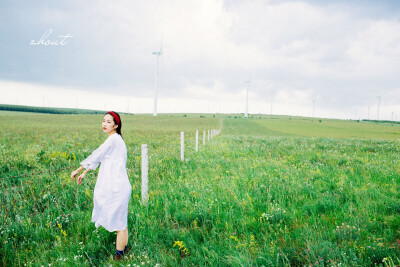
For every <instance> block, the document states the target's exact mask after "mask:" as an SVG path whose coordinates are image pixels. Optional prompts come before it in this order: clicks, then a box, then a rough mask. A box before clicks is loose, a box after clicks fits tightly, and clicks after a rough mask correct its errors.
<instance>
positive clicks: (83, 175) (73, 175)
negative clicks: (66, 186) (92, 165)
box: [71, 166, 90, 184]
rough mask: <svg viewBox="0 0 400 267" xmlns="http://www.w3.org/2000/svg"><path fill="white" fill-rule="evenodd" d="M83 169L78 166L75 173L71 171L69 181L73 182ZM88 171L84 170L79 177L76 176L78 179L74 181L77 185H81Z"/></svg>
mask: <svg viewBox="0 0 400 267" xmlns="http://www.w3.org/2000/svg"><path fill="white" fill-rule="evenodd" d="M83 169H85V168H84V167H83V166H80V167H79V168H78V169H76V170H75V171H73V172H72V173H71V179H72V180H74V179H75V176H77V175H78V174H79V173H80V172H81V171H82V170H83ZM89 171H90V169H86V170H85V171H84V172H83V173H82V174H81V175H79V176H78V179H77V180H76V182H77V183H78V184H81V183H82V179H83V178H85V175H86V173H88V172H89Z"/></svg>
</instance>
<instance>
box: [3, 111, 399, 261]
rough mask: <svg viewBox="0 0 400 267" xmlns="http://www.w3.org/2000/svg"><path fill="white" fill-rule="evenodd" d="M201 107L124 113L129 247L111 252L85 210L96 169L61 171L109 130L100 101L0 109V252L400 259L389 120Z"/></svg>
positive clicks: (395, 155)
mask: <svg viewBox="0 0 400 267" xmlns="http://www.w3.org/2000/svg"><path fill="white" fill-rule="evenodd" d="M203 116H205V118H201V117H200V115H198V114H187V116H186V117H184V116H183V115H159V116H158V117H152V116H150V115H123V116H122V123H123V127H122V133H123V137H124V140H125V142H126V144H127V147H128V163H127V168H128V175H129V178H130V181H131V184H132V186H133V191H132V197H131V202H130V205H129V216H128V225H129V231H130V232H129V251H128V254H127V256H126V257H125V258H124V260H123V261H121V262H115V261H114V260H113V258H112V256H113V254H114V250H115V244H114V242H115V233H109V232H107V231H106V230H104V229H103V228H101V227H100V228H98V229H96V228H95V227H94V225H93V223H91V222H90V218H91V211H92V208H93V204H92V201H93V198H92V196H93V188H94V185H95V182H96V177H97V175H96V173H97V172H92V173H90V174H89V175H88V176H87V177H86V179H85V180H84V181H83V185H81V186H78V185H76V183H75V182H74V181H71V180H70V173H71V171H72V170H73V169H75V168H77V167H78V166H79V163H80V162H81V161H82V160H83V159H84V158H85V157H86V156H88V155H90V153H91V152H92V151H93V150H94V149H95V148H97V147H98V146H99V145H100V144H101V143H102V142H103V141H104V140H105V138H106V136H105V135H104V134H103V133H102V130H101V120H102V115H50V114H32V113H18V112H0V118H1V120H2V122H3V127H2V131H1V133H0V162H1V163H0V177H1V180H0V199H1V205H2V209H1V211H0V238H1V247H0V262H1V263H2V265H3V266H49V265H50V264H51V266H80V265H93V266H99V265H114V266H129V265H130V266H135V265H136V266H137V265H139V266H155V265H157V264H158V265H160V266H175V265H184V266H191V265H194V266H373V265H381V266H393V265H395V264H397V265H399V264H400V256H399V255H400V168H399V167H400V153H399V152H400V148H399V145H400V142H399V141H400V125H399V124H390V123H385V124H382V123H371V122H355V121H341V120H327V119H321V120H320V119H309V118H300V117H287V116H272V117H271V116H254V118H252V119H247V120H245V119H241V118H235V117H234V116H230V117H228V116H226V115H216V116H215V117H214V116H213V115H209V114H206V115H203ZM238 116H239V115H237V117H238ZM220 127H222V128H221V130H222V131H221V134H220V135H218V136H217V137H215V138H214V139H212V140H211V141H210V142H207V143H206V144H205V145H202V132H203V131H204V130H208V129H219V128H220ZM196 129H198V130H199V131H200V140H201V142H200V143H201V145H200V147H199V152H197V153H196V152H195V150H194V145H195V140H194V138H195V130H196ZM181 131H185V140H186V143H185V146H186V151H185V157H186V159H185V161H184V162H182V161H180V132H181ZM141 144H148V146H149V161H150V166H149V190H150V192H149V197H150V199H149V204H148V205H147V206H143V205H142V204H141V202H140V194H141V192H140V185H141V180H140V145H141ZM49 171H50V172H49ZM25 175H26V176H25Z"/></svg>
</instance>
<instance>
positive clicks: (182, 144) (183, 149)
mask: <svg viewBox="0 0 400 267" xmlns="http://www.w3.org/2000/svg"><path fill="white" fill-rule="evenodd" d="M181 160H182V161H184V160H185V133H184V132H181Z"/></svg>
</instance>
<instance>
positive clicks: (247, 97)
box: [244, 78, 251, 119]
mask: <svg viewBox="0 0 400 267" xmlns="http://www.w3.org/2000/svg"><path fill="white" fill-rule="evenodd" d="M245 83H247V87H246V113H245V114H244V118H245V119H247V117H248V116H249V87H250V83H251V78H249V80H248V81H245Z"/></svg>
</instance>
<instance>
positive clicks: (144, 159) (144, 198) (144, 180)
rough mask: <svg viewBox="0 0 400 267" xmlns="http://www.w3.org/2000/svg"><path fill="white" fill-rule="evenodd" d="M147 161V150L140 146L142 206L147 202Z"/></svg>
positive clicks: (144, 146) (144, 145)
mask: <svg viewBox="0 0 400 267" xmlns="http://www.w3.org/2000/svg"><path fill="white" fill-rule="evenodd" d="M148 174H149V160H148V150H147V145H146V144H143V145H142V203H143V204H144V205H146V204H147V202H148V201H149V194H148V190H149V187H148V183H149V177H148Z"/></svg>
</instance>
